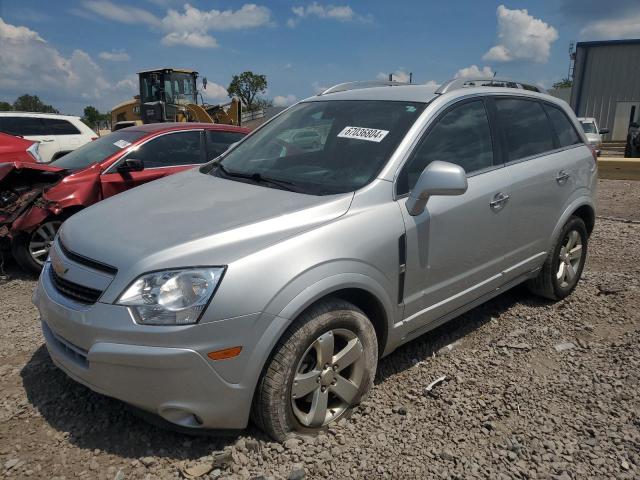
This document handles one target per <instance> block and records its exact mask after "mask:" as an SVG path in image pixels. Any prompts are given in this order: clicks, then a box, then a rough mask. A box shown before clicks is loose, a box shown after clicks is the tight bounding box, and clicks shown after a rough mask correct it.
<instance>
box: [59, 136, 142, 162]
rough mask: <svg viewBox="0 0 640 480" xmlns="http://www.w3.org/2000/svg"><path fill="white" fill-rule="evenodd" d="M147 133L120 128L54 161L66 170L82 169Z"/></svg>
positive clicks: (125, 146)
mask: <svg viewBox="0 0 640 480" xmlns="http://www.w3.org/2000/svg"><path fill="white" fill-rule="evenodd" d="M144 135H146V133H145V132H139V131H136V130H119V131H117V132H113V133H110V134H108V135H105V136H104V137H100V138H98V139H97V140H95V141H93V142H89V143H85V144H84V145H83V146H81V147H80V148H77V149H75V150H74V151H73V152H69V153H67V154H66V155H65V156H64V157H61V158H59V159H58V160H55V161H53V162H52V165H55V166H56V167H60V168H64V169H66V170H72V171H73V170H81V169H83V168H86V167H88V166H89V165H91V164H92V163H96V162H101V161H102V160H104V159H106V158H107V157H110V156H111V155H113V154H114V153H116V152H118V151H120V150H122V149H123V148H127V147H128V146H129V145H131V144H132V143H133V142H135V141H136V140H138V139H139V138H142V137H143V136H144Z"/></svg>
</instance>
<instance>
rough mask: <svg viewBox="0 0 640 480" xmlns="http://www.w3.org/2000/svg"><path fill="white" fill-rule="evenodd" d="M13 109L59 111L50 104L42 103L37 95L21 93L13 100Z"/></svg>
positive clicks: (22, 110)
mask: <svg viewBox="0 0 640 480" xmlns="http://www.w3.org/2000/svg"><path fill="white" fill-rule="evenodd" d="M13 109H14V110H17V111H19V112H41V113H60V112H58V110H56V109H55V108H53V107H52V106H51V105H47V104H46V103H43V102H42V100H40V98H38V96H37V95H27V94H24V95H21V96H19V97H18V98H17V99H16V101H15V102H13Z"/></svg>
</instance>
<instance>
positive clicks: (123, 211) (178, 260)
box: [60, 169, 353, 273]
mask: <svg viewBox="0 0 640 480" xmlns="http://www.w3.org/2000/svg"><path fill="white" fill-rule="evenodd" d="M352 198H353V193H347V194H341V195H332V196H314V195H304V194H300V193H295V192H289V191H284V190H278V189H275V188H267V187H263V186H259V185H252V184H248V183H242V182H236V181H233V180H227V179H222V178H218V177H214V176H211V175H209V174H204V173H201V172H200V171H199V170H198V169H193V170H188V171H186V172H183V173H179V174H176V175H172V176H169V177H166V178H164V179H160V180H156V181H154V182H151V183H148V184H146V185H143V186H141V187H137V188H134V189H132V190H129V191H127V192H124V193H121V194H119V195H116V196H114V197H112V198H109V199H107V200H105V201H102V202H100V203H97V204H96V205H94V206H92V207H90V208H87V209H85V210H83V211H81V212H80V213H78V214H76V215H74V216H73V217H71V218H70V219H69V220H67V221H66V222H65V224H64V225H63V227H62V229H61V230H60V239H61V241H62V243H63V244H64V245H65V247H67V248H68V249H69V250H71V251H72V252H74V253H77V254H79V255H82V256H84V257H87V258H90V259H93V260H96V261H99V262H102V263H105V264H108V265H111V266H113V267H116V268H118V269H119V270H121V271H123V270H129V269H130V268H131V269H134V270H135V271H136V273H142V271H148V270H153V269H161V268H172V267H182V266H190V265H226V264H229V263H231V262H232V261H233V260H234V259H237V258H241V257H243V256H246V255H249V254H251V253H254V252H257V251H259V250H261V249H263V248H265V247H266V246H268V245H271V244H273V243H275V242H278V241H279V240H282V239H283V238H286V237H289V236H293V235H295V234H297V233H299V232H302V231H305V230H309V229H312V228H314V227H316V226H318V225H321V224H323V223H326V222H329V221H331V220H333V219H335V218H337V217H339V216H341V215H343V214H344V213H346V211H347V210H348V209H349V205H350V204H351V200H352Z"/></svg>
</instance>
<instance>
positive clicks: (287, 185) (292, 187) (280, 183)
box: [217, 163, 300, 192]
mask: <svg viewBox="0 0 640 480" xmlns="http://www.w3.org/2000/svg"><path fill="white" fill-rule="evenodd" d="M217 166H218V168H219V169H220V171H221V172H222V173H224V174H225V175H226V176H228V177H235V178H245V179H247V180H253V181H254V182H255V183H263V184H264V183H268V184H271V185H274V186H276V187H279V188H281V189H283V190H288V191H290V192H300V189H299V188H297V187H296V184H295V183H293V182H289V181H287V180H280V179H278V178H271V177H265V176H264V175H262V174H261V173H258V172H255V173H243V172H234V171H231V170H227V169H226V168H225V167H224V165H222V164H221V163H218V165H217Z"/></svg>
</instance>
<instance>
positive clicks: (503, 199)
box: [489, 192, 511, 210]
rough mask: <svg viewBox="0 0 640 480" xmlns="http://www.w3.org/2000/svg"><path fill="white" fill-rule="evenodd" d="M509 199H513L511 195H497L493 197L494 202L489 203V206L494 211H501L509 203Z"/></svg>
mask: <svg viewBox="0 0 640 480" xmlns="http://www.w3.org/2000/svg"><path fill="white" fill-rule="evenodd" d="M509 198H511V195H507V194H506V193H502V192H499V193H496V194H495V196H494V197H493V200H491V201H490V202H489V206H490V207H491V208H493V209H494V210H500V209H501V208H502V207H504V204H505V203H507V200H509Z"/></svg>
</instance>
